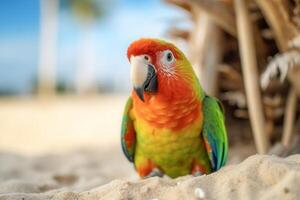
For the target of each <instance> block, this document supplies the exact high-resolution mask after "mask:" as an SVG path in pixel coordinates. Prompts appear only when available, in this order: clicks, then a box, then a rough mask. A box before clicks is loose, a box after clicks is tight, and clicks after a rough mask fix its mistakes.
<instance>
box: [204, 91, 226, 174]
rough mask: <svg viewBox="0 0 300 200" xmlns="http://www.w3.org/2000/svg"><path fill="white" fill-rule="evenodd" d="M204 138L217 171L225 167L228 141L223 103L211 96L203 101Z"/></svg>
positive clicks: (214, 168)
mask: <svg viewBox="0 0 300 200" xmlns="http://www.w3.org/2000/svg"><path fill="white" fill-rule="evenodd" d="M203 115H204V116H203V118H204V120H203V131H202V136H203V139H204V142H205V147H206V150H207V152H208V156H209V159H210V162H211V165H212V169H213V171H217V170H218V169H220V168H221V167H222V166H224V165H225V163H226V161H227V153H228V140H227V133H226V128H225V123H224V113H223V107H222V105H221V103H220V102H219V101H218V100H217V99H215V98H213V97H210V96H205V97H204V99H203Z"/></svg>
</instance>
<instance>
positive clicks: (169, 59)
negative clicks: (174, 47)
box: [167, 53, 172, 61]
mask: <svg viewBox="0 0 300 200" xmlns="http://www.w3.org/2000/svg"><path fill="white" fill-rule="evenodd" d="M167 60H168V61H171V60H172V54H171V53H168V54H167Z"/></svg>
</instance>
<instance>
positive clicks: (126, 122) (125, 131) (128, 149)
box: [121, 97, 136, 162]
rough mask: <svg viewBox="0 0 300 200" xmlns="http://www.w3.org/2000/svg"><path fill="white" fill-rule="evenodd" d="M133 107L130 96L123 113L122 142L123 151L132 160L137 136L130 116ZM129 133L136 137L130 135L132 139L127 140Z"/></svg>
mask: <svg viewBox="0 0 300 200" xmlns="http://www.w3.org/2000/svg"><path fill="white" fill-rule="evenodd" d="M131 109H132V98H131V97H129V98H128V100H127V103H126V106H125V109H124V113H123V119H122V127H121V144H122V150H123V153H124V154H125V156H126V157H127V159H128V160H129V161H130V162H133V160H134V152H135V145H136V138H135V130H134V128H133V121H132V119H131V118H130V110H131ZM132 131H133V132H132ZM129 134H134V135H133V136H134V137H130V138H131V140H130V141H128V140H127V141H126V136H128V135H129ZM127 138H128V137H127ZM128 142H130V143H131V145H129V143H128Z"/></svg>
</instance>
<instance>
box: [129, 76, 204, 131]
mask: <svg viewBox="0 0 300 200" xmlns="http://www.w3.org/2000/svg"><path fill="white" fill-rule="evenodd" d="M160 85H161V86H159V88H158V92H157V93H155V94H151V93H145V94H144V96H145V101H144V102H143V101H141V100H140V99H139V98H138V96H137V95H136V93H135V92H134V91H133V92H132V97H133V103H134V112H135V114H136V117H137V118H139V119H142V120H144V121H146V122H147V123H149V125H151V126H154V127H158V128H169V129H173V130H180V129H183V128H185V127H187V126H188V125H190V124H191V123H193V122H195V121H201V122H202V113H201V106H202V105H201V97H200V95H199V91H196V89H195V88H197V87H195V85H193V84H185V83H184V82H180V81H178V79H177V80H174V81H172V80H167V81H166V82H164V81H160ZM198 123H199V122H198Z"/></svg>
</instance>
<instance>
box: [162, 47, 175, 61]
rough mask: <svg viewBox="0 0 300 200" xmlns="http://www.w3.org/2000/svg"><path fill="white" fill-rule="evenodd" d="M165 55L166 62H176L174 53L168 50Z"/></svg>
mask: <svg viewBox="0 0 300 200" xmlns="http://www.w3.org/2000/svg"><path fill="white" fill-rule="evenodd" d="M164 54H165V56H164V57H165V60H166V61H167V62H168V63H171V62H173V60H174V55H173V53H172V51H170V50H167V51H165V52H164Z"/></svg>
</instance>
